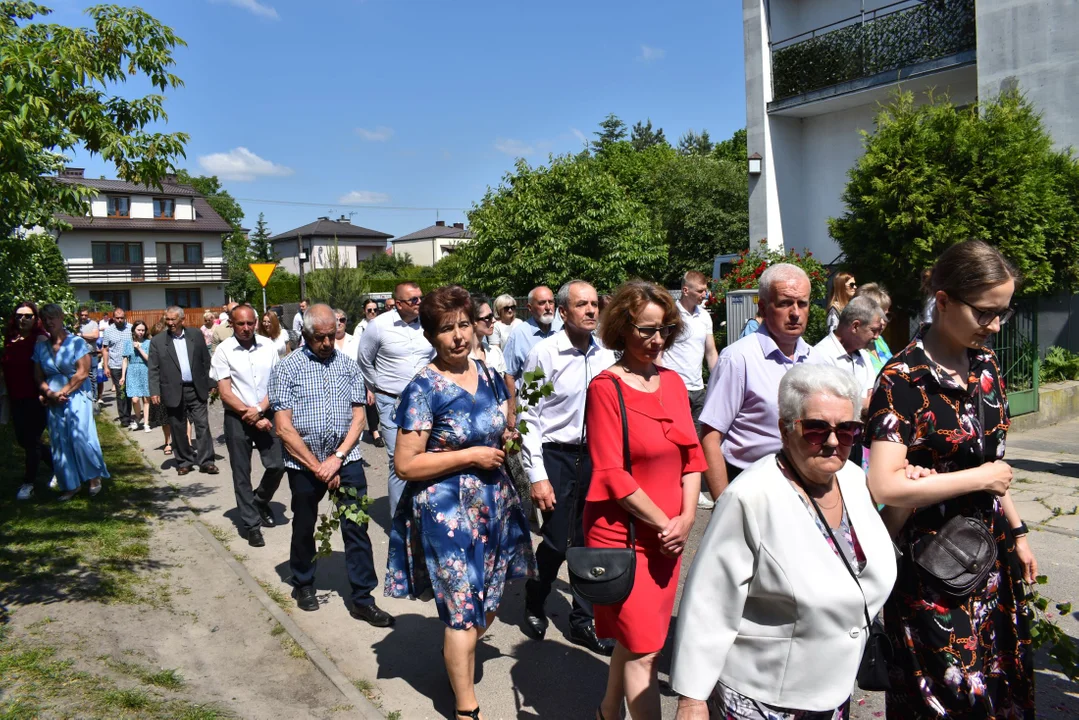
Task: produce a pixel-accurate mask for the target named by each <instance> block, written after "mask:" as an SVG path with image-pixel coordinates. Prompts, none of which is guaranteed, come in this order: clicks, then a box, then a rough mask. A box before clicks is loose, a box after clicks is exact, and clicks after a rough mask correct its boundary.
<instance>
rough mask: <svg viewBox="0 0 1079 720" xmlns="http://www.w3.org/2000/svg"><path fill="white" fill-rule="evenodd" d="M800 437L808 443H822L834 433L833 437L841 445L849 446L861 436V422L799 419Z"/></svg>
mask: <svg viewBox="0 0 1079 720" xmlns="http://www.w3.org/2000/svg"><path fill="white" fill-rule="evenodd" d="M798 424H799V425H801V426H802V438H803V439H805V441H806V442H807V443H809V444H810V445H824V444H825V443H826V442H828V438H829V437H831V435H832V433H835V439H836V440H838V441H839V444H840V445H842V446H843V447H850V446H851V445H853V444H854V443H855V442H857V441H858V438H860V437H861V436H862V424H861V423H860V422H858V421H857V420H851V421H849V422H841V423H839V424H838V425H831V424H829V423H828V422H827V421H826V420H809V419H805V420H799V421H798Z"/></svg>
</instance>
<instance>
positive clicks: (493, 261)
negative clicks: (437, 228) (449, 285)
mask: <svg viewBox="0 0 1079 720" xmlns="http://www.w3.org/2000/svg"><path fill="white" fill-rule="evenodd" d="M469 222H470V225H471V227H472V232H473V234H474V236H475V237H474V239H473V240H472V241H471V242H468V243H465V244H463V245H461V246H460V247H459V249H458V250H457V251H456V252H455V253H454V256H455V257H454V261H455V262H456V263H460V265H459V267H464V268H467V269H468V275H469V285H470V287H472V289H475V290H481V291H483V292H487V293H491V294H498V293H501V292H511V293H516V294H523V293H525V292H528V290H529V289H531V288H532V287H533V286H535V285H538V284H541V283H543V284H546V285H550V286H551V287H555V288H557V287H558V286H559V285H561V284H562V283H564V282H566V281H567V280H569V279H571V278H575V277H581V278H586V279H588V280H590V281H591V282H593V283H594V284H595V285H596V287H597V288H598V289H599V290H600V292H608V291H610V290H612V289H613V288H614V287H616V286H617V285H618V284H620V283H622V282H623V281H625V280H627V279H629V278H631V277H635V276H636V277H645V278H653V277H656V276H657V275H658V274H659V272H661V271H662V269H663V266H664V263H665V260H666V247H665V245H664V242H663V238H662V237H661V235H660V233H659V232H658V231H657V229H656V227H655V225H654V224H653V222H652V219H651V217H650V216H649V213H648V210H647V208H645V207H644V206H643V205H642V204H641V203H640V202H638V201H636V200H635V199H633V198H631V197H628V196H627V194H626V191H625V189H624V188H623V187H622V186H621V185H619V183H618V182H617V181H616V180H615V179H614V177H613V176H612V175H611V174H609V173H608V172H606V171H605V170H604V169H603V167H602V165H600V164H599V163H597V162H594V161H591V160H587V159H581V158H580V157H570V156H562V157H556V158H554V159H552V161H551V164H550V166H549V167H544V166H537V167H535V168H533V167H530V166H529V165H528V163H527V162H526V161H524V160H518V161H517V166H516V169H515V171H514V172H511V173H507V175H506V176H505V178H504V179H503V183H502V185H500V186H499V187H498V188H497V189H490V188H488V190H487V193H486V195H484V197H483V200H482V201H481V202H480V203H479V205H477V206H476V207H474V208H473V209H472V211H471V212H470V213H469ZM456 256H460V259H459V260H458V259H457V257H456Z"/></svg>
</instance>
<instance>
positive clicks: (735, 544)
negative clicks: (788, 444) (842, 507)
mask: <svg viewBox="0 0 1079 720" xmlns="http://www.w3.org/2000/svg"><path fill="white" fill-rule="evenodd" d="M838 478H839V487H840V488H841V489H842V491H843V500H844V502H845V503H846V506H847V516H848V517H849V518H850V523H851V526H852V527H853V529H854V533H855V535H856V536H857V537H858V542H859V543H860V544H861V547H862V551H863V552H864V553H865V558H866V565H865V568H864V569H863V570H862V572H861V573H860V574H859V578H858V579H859V582H860V583H861V590H859V588H858V585H857V584H856V583H855V581H854V579H853V578H851V576H850V574H849V573H848V572H847V569H846V567H845V566H844V565H843V561H842V560H841V559H840V558H839V557H837V556H836V554H835V552H834V551H833V550H832V548H831V547H830V545H829V544H828V542H827V541H826V540H825V539H824V536H823V535H822V534H821V532H820V530H819V529H818V528H817V524H816V522H815V519H814V516H813V515H812V514H810V512H807V510H806V507H805V505H803V504H802V501H801V500H800V499H799V498H798V494H797V491H796V490H795V489H794V488H793V487H791V486H790V483H789V482H788V481H787V479H786V478H785V477H784V476H783V473H782V472H781V471H780V470H779V468H778V467H777V466H776V461H775V455H768V456H766V457H763V458H761V459H760V460H758V461H757V462H755V463H753V464H752V465H750V466H749V467H748V468H746V470H745V471H744V472H742V474H741V475H739V476H738V479H737V480H735V481H734V482H733V483H731V485H730V486H729V487H728V488H727V489H726V490H724V491H723V494H722V495H721V496H720V497H719V501H718V502H717V503H716V508H715V511H714V512H713V514H712V520H711V522H710V523H709V524H708V530H707V531H706V532H705V534H704V538H703V539H702V540H701V545H700V548H699V549H698V550H697V554H696V557H695V558H694V561H693V567H692V568H691V569H690V572H689V578H688V579H687V580H686V587H685V591H684V593H683V595H682V604H681V607H680V609H679V611H678V632H677V635H676V638H675V643H674V659H673V662H672V666H671V686H672V687H673V688H674V689H675V690H676V691H678V693H680V694H682V695H685V696H686V697H690V698H696V699H698V700H706V699H708V697H709V695H711V693H712V690H713V688H715V685H716V682H717V681H721V682H722V683H723V684H724V685H726V686H727V687H729V688H731V689H733V690H736V691H738V692H740V693H742V694H743V695H745V696H747V697H750V698H752V699H754V700H757V701H759V702H762V703H766V704H769V705H775V706H778V707H783V708H791V709H797V710H816V711H824V710H831V709H834V708H836V707H838V706H839V705H840V704H842V703H843V702H844V701H845V700H846V699H847V698H848V697H849V696H850V694H851V688H852V687H853V685H854V679H855V676H856V675H857V672H858V663H859V661H860V660H861V657H862V650H863V648H864V647H865V641H866V637H867V634H868V628H867V627H866V621H865V613H864V611H863V605H862V600H863V593H864V598H865V603H866V604H868V606H869V616H870V617H873V616H875V615H876V613H877V612H878V611H879V610H880V608H881V606H882V605H884V601H885V600H886V599H887V598H888V595H889V593H890V592H891V590H892V585H893V584H894V583H895V576H896V562H895V553H894V551H893V550H892V541H891V538H890V537H889V536H888V531H887V530H886V529H885V527H884V523H883V522H882V521H881V519H880V517H879V515H878V514H877V508H876V505H874V504H873V500H872V499H871V498H870V496H869V490H868V489H867V487H866V478H865V473H863V472H862V470H861V468H859V467H857V466H856V465H854V464H853V463H850V462H848V463H847V464H846V465H845V466H844V467H843V468H842V469H841V470H840V471H839V473H838Z"/></svg>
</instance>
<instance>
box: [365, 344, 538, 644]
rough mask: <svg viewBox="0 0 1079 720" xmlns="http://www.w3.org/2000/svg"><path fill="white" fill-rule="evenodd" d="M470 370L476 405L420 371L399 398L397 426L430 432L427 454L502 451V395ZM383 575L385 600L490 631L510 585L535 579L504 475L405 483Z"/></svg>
mask: <svg viewBox="0 0 1079 720" xmlns="http://www.w3.org/2000/svg"><path fill="white" fill-rule="evenodd" d="M476 367H477V369H478V371H479V383H478V385H477V386H476V394H475V395H472V394H470V393H469V392H468V391H466V390H465V389H463V388H462V387H461V386H459V385H457V384H456V383H454V382H451V381H450V380H448V379H446V378H445V377H444V376H443V375H441V374H440V373H438V372H436V371H434V370H432V369H431V368H429V367H425V368H423V369H422V370H421V371H420V372H419V373H418V374H417V375H416V377H414V378H413V379H412V381H411V382H410V383H409V384H408V385H407V386H406V387H405V389H404V391H402V393H401V398H400V400H399V402H398V405H397V416H396V421H397V426H398V427H399V428H400V429H401V430H404V431H406V432H420V431H430V433H431V434H430V437H429V438H428V440H427V452H446V451H452V450H463V449H465V448H469V447H475V446H477V445H485V446H487V447H501V445H502V432H503V430H505V427H506V418H505V415H503V413H502V410H501V408H500V405H501V404H502V403H503V402H505V401H506V400H507V392H506V386H505V384H503V382H502V378H500V377H498V376H497V375H496V376H495V378H494V379H493V381H492V382H493V384H494V387H492V386H491V383H489V382H488V379H487V377H485V373H484V372H483V367H482V366H481V365H480V363H479V362H476ZM387 565H388V567H387V571H386V585H385V594H386V595H387V596H389V597H411V598H417V597H419V598H425V599H426V598H429V597H430V596H432V595H433V596H434V599H435V603H436V605H437V606H438V616H439V618H441V620H442V622H444V623H446V624H447V625H448V626H450V627H451V628H453V629H455V630H465V629H467V628H471V627H474V626H479V627H486V625H487V619H486V614H487V613H490V612H494V611H495V610H496V609H498V604H499V602H500V601H501V600H502V591H503V589H504V588H505V585H506V582H507V581H509V580H516V579H520V578H529V577H534V576H535V574H536V560H535V557H534V556H533V554H532V542H531V538H530V537H529V534H528V521H527V519H526V518H525V514H524V511H523V510H522V509H521V501H520V498H519V497H518V495H517V490H516V489H515V488H514V486H513V483H512V482H511V481H510V479H509V477H508V476H507V475H506V471H505V469H504V468H499V469H497V470H479V469H477V468H469V469H468V470H467V471H464V472H456V473H452V474H450V475H445V476H443V477H440V478H436V479H434V480H430V481H428V482H410V483H408V484H407V487H406V489H405V495H404V497H403V498H402V502H401V503H400V504H399V505H398V507H397V513H396V515H395V516H394V519H393V528H392V530H391V532H390V550H389V561H388V563H387Z"/></svg>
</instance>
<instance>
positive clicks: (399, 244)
mask: <svg viewBox="0 0 1079 720" xmlns="http://www.w3.org/2000/svg"><path fill="white" fill-rule="evenodd" d="M433 245H434V242H433V241H432V239H431V238H424V239H423V240H399V241H395V242H394V243H393V254H394V255H402V254H403V253H408V254H409V255H410V256H412V262H413V263H414V264H416V265H419V266H421V267H431V266H432V265H434V264H435V257H434V248H433Z"/></svg>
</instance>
